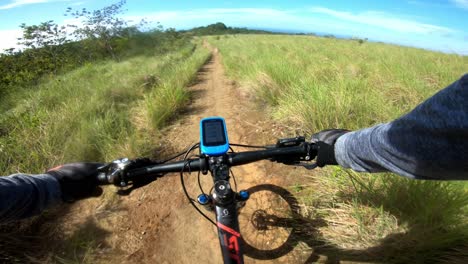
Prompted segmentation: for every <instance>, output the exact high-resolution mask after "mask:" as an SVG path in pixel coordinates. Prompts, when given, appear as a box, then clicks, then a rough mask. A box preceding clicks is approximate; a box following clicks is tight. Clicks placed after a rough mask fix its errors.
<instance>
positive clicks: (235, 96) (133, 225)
mask: <svg viewBox="0 0 468 264" xmlns="http://www.w3.org/2000/svg"><path fill="white" fill-rule="evenodd" d="M189 89H190V92H191V93H192V97H191V98H192V99H191V100H192V101H191V103H190V105H189V109H188V110H187V111H186V113H185V114H184V115H183V117H182V118H180V119H179V120H178V121H176V123H175V124H173V125H172V126H170V127H168V128H167V130H166V132H165V134H166V135H167V136H166V138H167V142H168V143H169V142H170V144H171V146H172V148H173V149H174V150H179V151H181V150H184V149H186V148H187V147H188V146H189V145H191V144H193V143H195V142H198V140H199V121H200V119H201V118H203V117H207V116H222V117H224V118H225V119H226V124H227V128H228V131H229V140H230V142H235V143H243V144H257V145H261V144H267V143H272V142H274V138H275V136H274V135H272V133H273V132H272V129H271V126H270V125H271V122H270V121H269V120H267V117H265V116H263V115H262V114H260V113H258V111H256V110H255V109H254V108H253V107H252V106H251V105H252V103H249V98H248V97H247V96H246V95H245V94H242V93H241V92H240V91H239V89H237V88H236V87H235V86H234V85H233V83H232V82H231V81H229V80H228V79H226V77H225V75H224V70H223V67H222V64H221V58H220V54H219V53H218V51H217V50H216V49H213V51H212V58H211V60H210V61H209V62H208V63H207V64H206V65H205V66H204V67H203V68H202V69H201V70H200V71H199V73H198V81H197V83H196V84H195V85H193V86H191V87H189ZM274 132H275V133H276V132H277V131H274ZM237 150H241V149H237ZM306 173H307V172H306V171H305V170H302V169H294V168H292V167H287V168H286V166H281V165H277V164H272V163H270V162H267V161H265V162H258V163H255V164H250V165H247V166H242V167H237V168H234V174H235V175H236V176H237V177H236V178H237V182H238V184H239V186H238V190H240V189H247V188H250V187H253V186H257V185H259V184H273V185H278V186H284V187H287V186H290V185H292V184H293V183H295V182H298V177H301V178H302V177H304V174H306ZM201 177H202V185H203V187H204V188H205V191H208V190H209V188H210V187H211V186H212V179H211V176H210V175H202V176H201ZM185 179H186V180H185V182H186V184H187V188H188V190H189V193H190V194H191V196H192V197H194V198H195V197H196V196H197V195H198V194H200V191H199V189H198V186H197V174H196V173H192V174H191V175H187V176H186V177H185ZM302 179H303V178H302ZM252 198H253V197H252ZM119 199H120V203H119V206H118V207H120V208H124V209H123V210H117V211H114V212H111V213H110V214H109V212H108V213H103V214H104V215H102V216H100V215H99V213H97V214H96V218H97V220H98V221H100V223H101V225H102V226H104V227H105V229H107V230H109V229H110V230H109V233H108V234H107V235H106V236H105V238H104V241H103V243H102V246H101V248H103V249H102V254H103V256H104V257H103V260H104V261H105V260H110V261H111V262H115V261H116V260H115V258H113V257H110V258H108V257H105V256H108V253H110V254H111V255H112V254H113V253H112V252H117V253H118V254H117V255H118V256H119V257H118V262H125V263H221V262H222V257H221V252H220V246H219V241H218V237H217V231H216V228H215V227H214V226H213V225H212V224H210V223H209V222H208V221H206V220H205V219H204V218H203V217H202V216H201V215H199V214H198V213H197V212H196V211H195V210H194V209H193V208H192V207H191V205H190V204H189V203H188V201H187V198H186V197H185V196H184V194H183V191H182V187H181V185H180V178H179V175H178V174H168V175H166V176H165V177H163V178H161V179H158V180H157V181H155V182H153V183H151V184H149V185H147V186H145V187H142V188H139V189H137V190H135V191H133V192H132V193H131V194H130V195H129V196H126V197H122V198H119ZM277 199H278V198H277ZM251 200H252V199H251ZM249 202H250V200H249V201H248V202H247V204H249ZM283 203H284V201H283ZM272 204H273V203H270V202H269V201H266V202H265V203H264V202H258V201H257V202H252V205H250V208H252V206H253V207H255V206H263V207H265V208H267V209H265V210H276V211H282V210H283V209H282V208H274V206H273V205H272ZM246 207H247V206H246ZM254 209H255V208H253V209H248V208H246V209H245V213H244V212H243V213H244V215H242V216H243V219H244V222H246V221H249V217H250V216H246V215H247V213H252V210H254ZM243 210H244V209H243ZM249 210H250V211H249ZM103 212H106V210H103ZM278 213H279V214H283V215H282V216H281V217H288V215H287V213H286V212H278ZM110 215H112V216H110ZM209 215H211V216H213V215H212V214H209ZM247 225H248V224H246V223H241V233H242V234H243V236H245V235H244V233H247V232H248V234H249V235H250V234H251V233H250V232H251V230H253V229H252V226H247ZM242 230H244V232H243V231H242ZM288 232H289V229H287V228H286V229H285V228H282V230H279V231H277V232H276V231H273V232H271V231H270V232H269V233H264V234H260V235H259V237H260V239H261V240H262V241H261V243H262V247H263V246H265V248H261V249H267V248H268V246H273V247H278V246H280V245H281V243H282V242H283V241H285V240H286V238H287V237H288V235H289V233H288ZM254 238H255V237H254ZM106 248H107V249H106ZM306 251H307V250H306ZM304 255H310V252H309V253H307V252H304V248H302V249H301V248H300V247H296V248H295V249H294V250H292V251H290V252H288V253H287V254H286V255H284V256H282V257H280V258H275V259H268V260H258V259H253V258H250V257H248V256H246V257H245V262H246V263H256V262H262V263H266V262H268V263H271V262H276V263H304V257H305V258H307V256H304Z"/></svg>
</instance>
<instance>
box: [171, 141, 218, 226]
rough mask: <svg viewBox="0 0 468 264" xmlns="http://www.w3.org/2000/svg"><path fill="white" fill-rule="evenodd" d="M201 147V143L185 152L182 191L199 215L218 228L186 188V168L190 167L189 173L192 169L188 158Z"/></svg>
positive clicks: (181, 173) (181, 172)
mask: <svg viewBox="0 0 468 264" xmlns="http://www.w3.org/2000/svg"><path fill="white" fill-rule="evenodd" d="M199 145H200V143H196V144H194V145H193V146H192V147H190V148H189V149H188V150H187V151H186V152H185V156H184V159H183V160H184V166H183V167H182V171H180V182H181V184H182V189H183V190H184V193H185V196H186V197H187V199H188V200H189V202H190V204H191V205H192V206H193V208H195V210H197V212H198V213H200V214H201V215H202V216H203V217H205V218H206V220H208V221H210V222H211V223H212V224H213V225H214V226H216V223H215V222H214V221H213V220H212V219H211V218H209V217H208V216H207V215H206V214H204V213H203V212H202V211H201V210H200V208H198V206H196V205H195V203H194V200H193V199H192V198H191V197H190V195H189V194H188V192H187V188H186V187H185V182H184V169H185V167H186V166H187V165H188V168H189V173H190V172H191V169H190V161H189V160H187V157H188V155H189V154H190V152H192V151H193V150H195V149H196V148H198V147H199Z"/></svg>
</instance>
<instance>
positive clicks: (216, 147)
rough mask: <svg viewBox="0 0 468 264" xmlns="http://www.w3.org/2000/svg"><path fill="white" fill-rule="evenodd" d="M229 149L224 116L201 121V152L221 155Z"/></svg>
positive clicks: (209, 154)
mask: <svg viewBox="0 0 468 264" xmlns="http://www.w3.org/2000/svg"><path fill="white" fill-rule="evenodd" d="M228 150H229V140H228V135H227V129H226V122H225V121H224V118H222V117H219V116H215V117H207V118H203V119H202V120H201V121H200V153H201V154H202V155H206V156H221V155H224V154H226V153H227V151H228Z"/></svg>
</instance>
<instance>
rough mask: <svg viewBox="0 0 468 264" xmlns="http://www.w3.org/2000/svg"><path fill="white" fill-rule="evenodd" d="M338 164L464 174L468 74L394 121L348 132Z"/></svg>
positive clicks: (415, 173) (430, 175) (467, 170)
mask: <svg viewBox="0 0 468 264" xmlns="http://www.w3.org/2000/svg"><path fill="white" fill-rule="evenodd" d="M335 157H336V160H337V162H338V164H340V165H341V166H342V167H345V168H351V169H353V170H355V171H360V172H383V171H390V172H394V173H396V174H399V175H402V176H406V177H409V178H414V179H437V180H461V179H465V180H466V179H468V74H466V75H464V76H463V77H462V78H461V79H460V80H458V81H456V82H454V83H453V84H451V85H450V86H448V87H447V88H445V89H443V90H441V91H439V92H438V93H437V94H435V95H434V96H432V97H431V98H429V99H427V100H426V101H425V102H423V103H422V104H420V105H418V106H417V107H416V108H415V109H414V110H412V111H411V112H410V113H408V114H406V115H404V116H402V117H400V118H398V119H396V120H395V121H393V122H390V123H386V124H380V125H376V126H374V127H370V128H366V129H362V130H358V131H354V132H350V133H347V134H345V135H343V136H341V137H340V138H338V140H337V142H336V144H335Z"/></svg>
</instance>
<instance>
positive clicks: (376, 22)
mask: <svg viewBox="0 0 468 264" xmlns="http://www.w3.org/2000/svg"><path fill="white" fill-rule="evenodd" d="M310 11H311V12H314V13H320V14H325V15H329V16H332V17H335V18H338V19H341V20H345V21H350V22H354V23H359V24H364V25H367V26H371V27H379V28H383V29H387V30H391V31H396V32H400V33H415V34H432V33H438V34H451V33H454V32H455V31H454V30H453V29H450V28H447V27H442V26H437V25H431V24H426V23H421V22H417V21H413V20H409V19H402V18H398V17H394V16H393V17H392V16H391V15H389V14H387V13H384V12H378V11H366V12H361V13H356V14H353V13H350V12H342V11H336V10H333V9H328V8H324V7H314V8H311V9H310Z"/></svg>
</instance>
